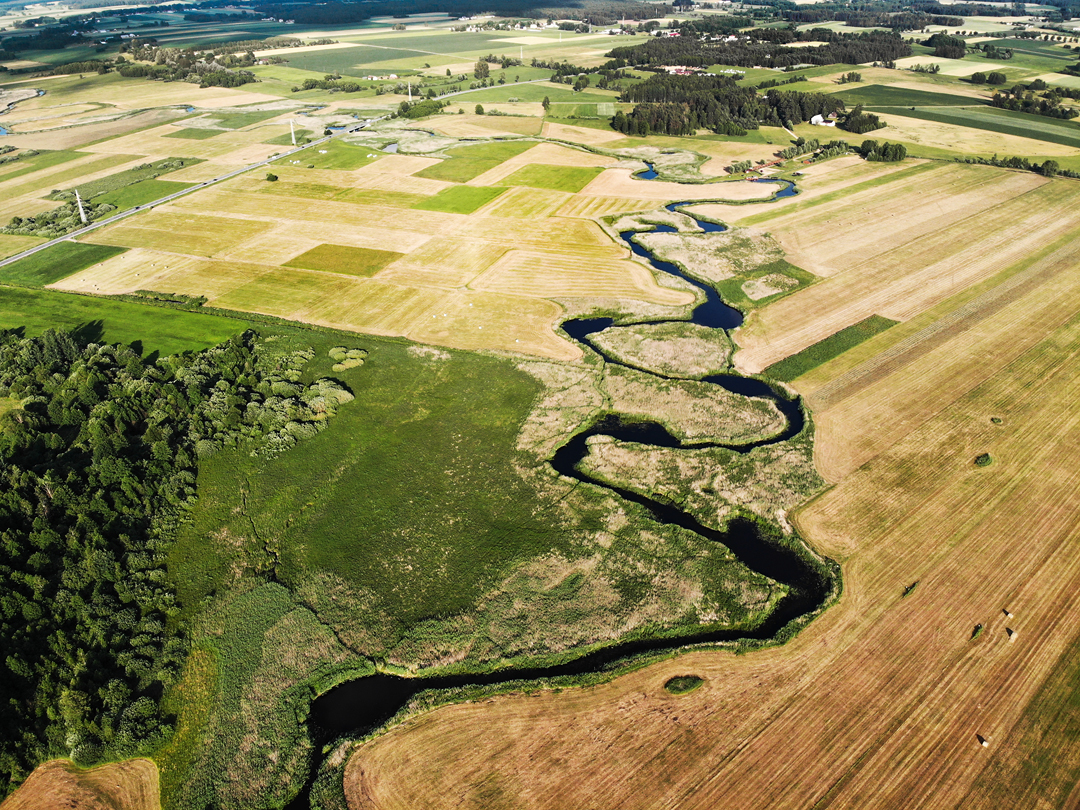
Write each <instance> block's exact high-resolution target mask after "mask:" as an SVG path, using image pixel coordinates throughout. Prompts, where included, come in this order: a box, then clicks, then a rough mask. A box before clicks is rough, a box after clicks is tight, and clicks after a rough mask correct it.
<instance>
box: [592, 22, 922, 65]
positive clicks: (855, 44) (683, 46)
mask: <svg viewBox="0 0 1080 810" xmlns="http://www.w3.org/2000/svg"><path fill="white" fill-rule="evenodd" d="M796 41H799V42H811V41H823V42H825V44H824V45H820V46H817V47H809V48H791V47H785V44H787V43H791V42H796ZM910 55H911V45H909V44H908V43H907V42H905V41H904V40H903V39H901V38H900V36H899V35H898V34H894V33H892V32H887V31H867V32H861V33H857V34H847V33H844V34H839V33H837V32H835V31H831V30H829V29H821V28H817V29H812V30H810V31H799V32H794V31H791V30H789V29H779V28H776V29H755V30H753V31H750V32H748V34H747V37H746V38H745V39H739V40H738V41H735V42H712V41H701V40H699V39H695V38H688V37H656V38H653V39H650V40H649V41H648V42H646V43H643V44H641V45H633V46H627V47H622V48H614V49H613V50H612V51H611V52H610V53H609V54H608V56H609V57H610V58H611V59H612V60H613V62H612V63H609V65H608V66H610V67H616V68H619V67H626V66H628V65H633V66H636V67H643V68H648V67H658V66H661V65H685V66H687V67H708V66H710V65H715V64H722V65H734V66H736V67H753V66H755V65H772V66H773V67H777V68H785V67H791V66H793V65H800V64H811V65H832V64H860V63H863V62H892V61H895V60H897V59H900V58H902V57H905V56H910Z"/></svg>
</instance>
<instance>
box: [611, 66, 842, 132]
mask: <svg viewBox="0 0 1080 810" xmlns="http://www.w3.org/2000/svg"><path fill="white" fill-rule="evenodd" d="M621 100H622V101H626V102H636V103H637V106H636V107H634V109H633V110H632V111H631V112H630V113H629V114H628V115H624V114H623V113H621V112H618V113H616V114H615V117H614V118H612V121H611V125H612V127H614V128H615V129H616V130H618V131H619V132H624V133H626V134H629V135H648V134H652V133H662V134H666V135H688V134H690V133H692V132H694V131H696V130H698V129H712V130H714V131H724V132H728V131H729V128H728V127H725V126H724V125H725V124H735V125H736V126H738V127H740V128H742V129H757V128H758V126H760V125H762V124H764V125H766V126H784V125H791V124H800V123H802V122H803V121H809V120H810V119H811V118H812V117H813V116H815V115H828V114H829V113H832V112H840V111H841V110H843V109H844V102H843V101H841V100H840V99H838V98H835V97H834V96H831V95H828V94H826V93H799V92H796V91H792V90H787V91H785V90H777V89H771V90H769V91H768V92H767V93H765V95H763V96H762V95H758V92H757V90H756V89H755V88H753V87H740V86H739V85H738V84H736V82H735V80H734V79H732V78H731V77H729V76H711V75H704V76H674V75H667V74H660V75H656V76H650V77H649V78H648V79H647V80H646V81H644V82H641V83H640V84H636V85H632V86H630V87H628V88H626V89H625V90H624V91H623V93H622V96H621Z"/></svg>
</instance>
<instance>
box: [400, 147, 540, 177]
mask: <svg viewBox="0 0 1080 810" xmlns="http://www.w3.org/2000/svg"><path fill="white" fill-rule="evenodd" d="M534 146H536V142H535V141H526V140H510V141H491V142H490V143H482V144H475V145H470V146H459V147H456V148H454V149H451V150H450V151H449V152H448V154H449V155H450V156H451V157H450V159H448V160H443V161H442V162H440V163H435V164H432V165H431V166H428V167H427V168H425V169H421V170H420V171H418V172H417V173H416V175H415V176H416V177H426V178H428V179H430V180H448V181H450V182H453V183H467V182H468V181H470V180H472V179H473V178H474V177H479V176H480V175H482V174H483V173H484V172H486V171H488V170H489V169H494V168H495V167H496V166H498V165H499V164H500V163H502V162H503V161H505V160H509V159H510V158H512V157H516V156H517V155H520V154H521V153H522V152H525V151H526V150H528V149H531V148H532V147H534Z"/></svg>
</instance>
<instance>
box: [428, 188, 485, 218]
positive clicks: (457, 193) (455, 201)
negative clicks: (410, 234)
mask: <svg viewBox="0 0 1080 810" xmlns="http://www.w3.org/2000/svg"><path fill="white" fill-rule="evenodd" d="M505 190H506V189H504V188H499V187H498V186H494V187H493V186H453V187H452V188H447V189H443V190H442V191H440V192H438V193H437V194H435V195H433V196H431V197H428V198H427V199H424V200H421V201H420V202H417V203H416V204H414V205H413V206H412V207H413V208H415V209H417V210H420V211H445V212H446V213H449V214H471V213H473V212H474V211H476V210H477V209H479V208H483V207H484V206H485V205H487V204H488V203H489V202H491V201H492V200H494V199H495V198H496V197H498V196H499V195H500V194H502V193H503V192H504V191H505Z"/></svg>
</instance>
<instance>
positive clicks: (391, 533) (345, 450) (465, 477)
mask: <svg viewBox="0 0 1080 810" xmlns="http://www.w3.org/2000/svg"><path fill="white" fill-rule="evenodd" d="M311 337H312V341H313V345H314V346H315V349H316V353H317V354H316V360H315V361H313V362H312V364H310V366H309V369H308V370H307V372H306V373H307V376H322V375H326V374H331V375H332V376H335V377H338V378H339V379H341V380H342V382H344V383H345V384H346V385H348V386H349V387H350V388H351V389H352V391H353V392H354V393H355V394H356V400H355V401H354V402H352V403H349V404H348V405H345V406H343V407H341V408H340V409H339V411H338V413H337V415H336V416H335V417H334V418H333V419H332V420H331V422H330V424H329V426H328V427H327V429H326V430H324V431H322V432H321V433H319V434H318V435H316V436H315V437H313V438H310V439H306V440H305V441H303V442H301V443H300V444H298V445H296V446H295V447H293V448H292V449H290V450H289V452H288V453H285V454H283V455H281V456H279V457H277V458H273V459H260V458H252V457H251V456H250V455H248V453H246V452H244V451H243V450H226V451H222V452H220V453H218V454H216V455H214V456H212V457H211V458H210V459H208V460H207V461H205V462H203V463H200V465H199V481H198V487H199V496H200V497H199V501H198V503H197V504H196V506H195V508H194V510H193V512H192V515H191V517H192V520H191V524H190V526H188V527H187V528H185V529H184V530H182V532H181V535H180V537H179V538H178V540H177V542H176V544H175V546H174V547H173V550H172V552H171V559H170V572H171V574H172V576H173V578H174V581H175V583H176V585H177V587H178V589H179V591H180V601H181V604H183V605H185V606H190V607H194V606H197V605H198V604H199V603H200V601H201V600H202V599H203V597H204V596H206V595H208V594H211V593H214V592H215V591H216V590H218V589H222V590H223V589H224V588H225V587H226V585H227V583H228V582H229V578H230V573H229V572H230V570H231V568H232V566H233V565H234V564H235V563H236V562H237V560H238V558H242V557H243V556H244V554H245V551H244V549H245V547H247V548H249V549H250V552H249V553H251V554H256V553H264V552H262V551H261V549H259V548H258V547H259V545H260V544H259V539H258V538H262V539H263V540H264V541H269V542H271V543H272V544H273V547H274V549H275V554H276V555H277V559H278V560H279V562H278V563H277V565H276V571H277V576H278V578H279V579H280V580H282V581H283V582H284V583H286V584H290V585H291V584H292V583H296V582H298V581H300V580H302V579H304V578H305V577H306V576H308V575H309V574H312V573H313V572H322V573H324V574H326V575H330V576H332V577H335V578H337V579H339V580H340V581H342V582H344V583H347V585H348V587H349V589H350V590H352V591H353V592H356V593H360V592H362V593H364V594H366V595H367V596H365V601H366V605H367V606H366V607H365V608H364V611H365V613H367V612H369V611H375V612H378V613H379V614H381V615H386V616H387V620H388V621H392V622H394V623H395V624H398V625H399V626H400V627H402V628H404V627H408V626H410V625H412V624H414V623H415V622H417V621H421V620H423V619H428V618H433V617H444V616H451V615H455V614H458V613H461V612H463V611H467V610H470V609H471V608H472V607H473V606H474V604H475V602H476V600H477V598H479V597H480V596H481V594H482V593H484V591H485V590H486V589H487V588H488V587H490V586H491V585H493V584H494V583H495V582H497V581H499V580H500V579H501V578H502V577H503V576H505V573H506V571H507V570H508V567H510V566H512V565H513V563H514V562H516V561H520V560H523V559H526V558H529V557H533V556H536V555H539V554H543V553H546V552H549V551H558V550H561V549H564V548H565V547H566V546H565V544H566V543H567V542H568V540H569V538H568V537H567V535H566V533H565V531H564V530H563V527H562V526H561V525H560V522H559V518H558V517H557V515H558V511H557V510H549V509H548V506H547V505H545V504H542V503H541V504H537V502H536V492H534V491H533V490H532V489H531V488H530V487H529V486H528V485H526V483H525V482H524V480H523V479H522V477H521V475H520V473H519V472H517V470H516V469H515V464H516V463H521V461H522V459H519V457H518V453H517V451H515V450H514V449H513V448H514V447H515V441H516V437H517V434H518V430H519V428H520V425H521V423H522V421H523V420H524V418H525V416H526V415H527V414H528V413H529V411H530V409H531V407H532V403H533V400H534V398H535V397H536V396H537V395H538V394H539V390H540V384H539V383H538V382H537V381H535V380H534V379H533V378H531V377H530V376H529V375H527V374H525V373H524V372H521V371H518V370H517V369H515V368H514V366H513V364H512V363H510V362H507V361H505V360H502V359H500V358H494V357H487V356H484V355H480V354H474V353H467V352H460V353H459V352H445V353H444V354H443V355H440V356H441V357H443V359H438V360H435V359H426V358H423V357H421V356H418V355H416V354H414V353H411V352H410V351H409V349H408V347H407V346H406V345H404V344H401V343H396V342H391V341H386V340H380V339H378V338H373V337H368V336H359V335H357V336H355V337H351V338H345V337H342V336H336V337H335V336H323V335H319V334H318V333H311ZM337 345H342V346H347V347H349V348H352V347H356V348H363V349H366V350H368V351H369V352H370V355H369V357H368V358H367V361H366V362H365V364H364V365H363V366H360V367H358V368H353V369H347V370H345V371H342V372H332V371H331V369H330V366H331V364H332V363H333V360H332V359H331V358H330V357H329V356H328V354H327V353H328V351H329V349H330V348H331V347H333V346H337ZM465 403H468V407H465V405H464V404H465ZM238 482H243V486H242V487H241V486H237V484H238ZM253 526H254V527H256V528H257V532H258V535H257V537H256V535H254V534H253V533H252V527H253ZM223 532H225V533H227V534H222V533H223ZM223 536H229V537H235V538H246V539H244V540H243V542H242V543H239V544H234V543H222V542H221V540H220V539H219V538H221V537H223ZM252 544H254V545H252ZM384 612H385V613H384Z"/></svg>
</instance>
